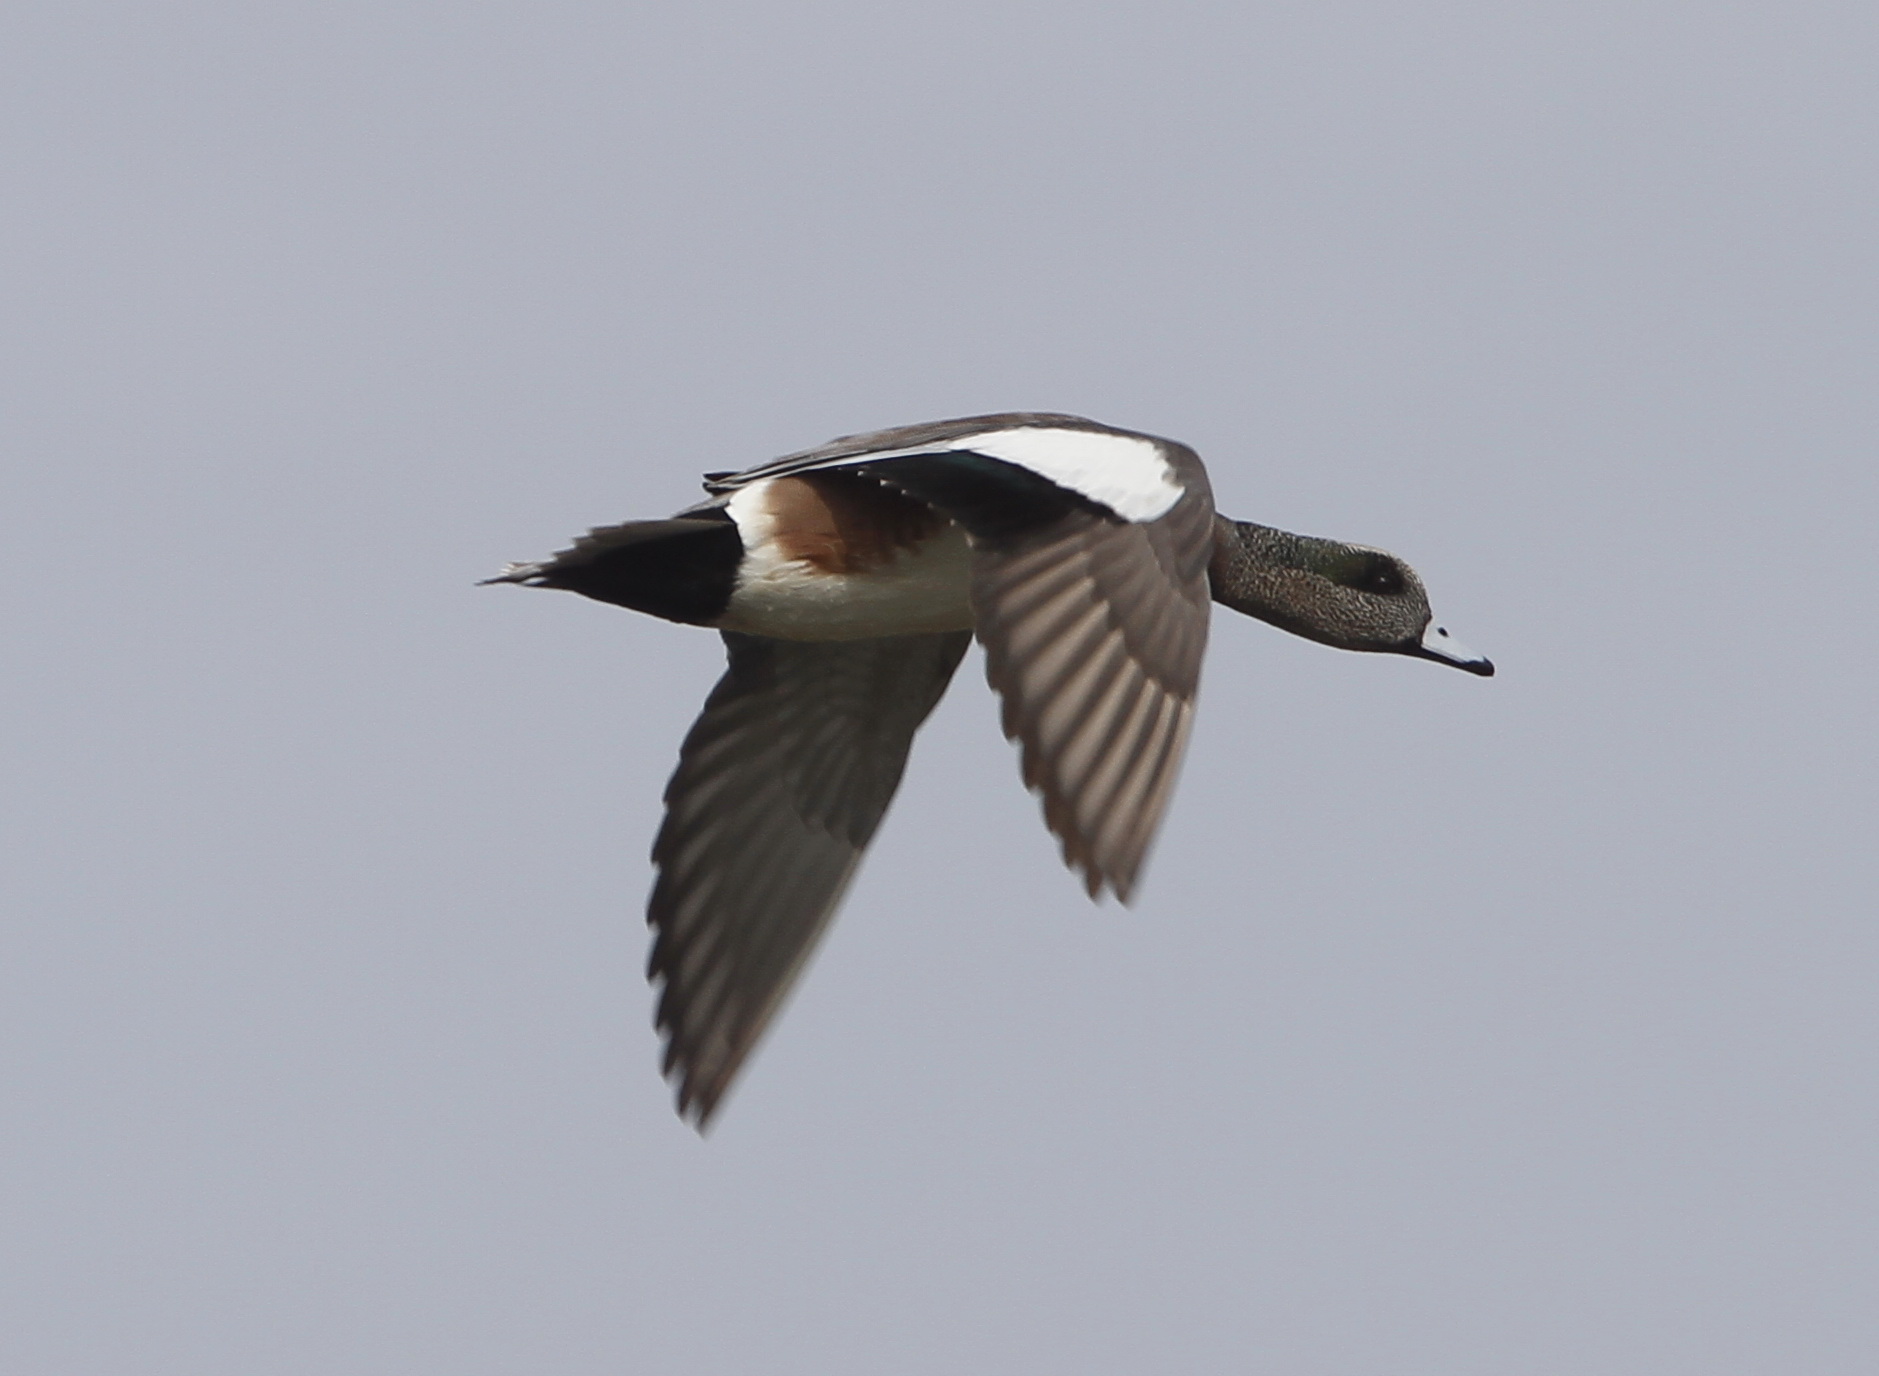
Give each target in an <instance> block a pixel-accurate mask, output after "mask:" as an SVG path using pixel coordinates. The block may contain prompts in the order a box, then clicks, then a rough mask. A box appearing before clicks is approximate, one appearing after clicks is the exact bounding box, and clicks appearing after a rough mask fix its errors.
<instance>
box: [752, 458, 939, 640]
mask: <svg viewBox="0 0 1879 1376" xmlns="http://www.w3.org/2000/svg"><path fill="white" fill-rule="evenodd" d="M928 452H931V451H928ZM785 481H788V480H787V479H786V480H785ZM769 485H770V484H769V482H759V483H752V484H751V485H750V486H749V487H746V488H740V489H739V490H738V491H737V492H736V493H735V494H733V495H732V497H731V500H730V501H729V502H728V503H727V504H726V505H725V511H726V512H727V513H728V514H729V515H730V517H731V519H732V520H733V521H735V522H736V523H737V533H738V535H739V537H741V538H742V540H743V542H744V562H743V565H742V566H741V567H740V568H739V570H738V574H737V586H736V587H735V588H733V589H732V591H731V604H730V606H729V607H727V608H726V609H725V613H724V616H723V618H722V619H721V620H719V622H718V623H717V624H718V626H719V627H720V628H722V629H723V630H727V631H743V632H745V633H746V634H749V635H767V636H773V637H775V638H776V639H778V640H870V639H873V638H874V637H876V636H884V635H921V634H924V633H926V632H930V631H963V630H969V629H970V628H971V626H972V602H971V598H970V595H969V592H968V589H969V587H970V582H971V558H972V552H971V550H970V549H969V548H968V547H967V545H966V537H965V533H964V532H963V531H961V530H960V529H959V528H958V527H957V526H953V525H949V526H947V527H946V528H945V529H944V530H942V531H940V532H939V533H938V534H937V535H935V536H934V537H933V538H932V539H930V540H928V541H927V542H926V543H925V544H923V545H921V546H920V547H919V548H917V549H912V550H908V551H907V552H906V553H904V554H901V555H900V556H899V557H898V558H896V559H895V560H894V561H893V562H892V563H890V564H885V565H883V566H881V567H880V568H875V569H870V570H869V571H868V572H866V573H860V574H845V573H827V572H824V571H823V570H821V569H818V568H816V567H814V566H813V565H811V564H807V563H805V562H803V561H802V560H800V559H786V558H784V557H783V556H782V555H781V554H779V553H778V552H777V548H776V544H775V542H774V541H773V540H772V538H771V537H772V535H773V534H774V532H775V530H776V520H775V517H774V516H772V515H771V513H770V505H769V500H768V498H767V497H766V496H765V495H764V490H765V489H766V488H768V487H769Z"/></svg>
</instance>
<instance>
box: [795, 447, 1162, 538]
mask: <svg viewBox="0 0 1879 1376" xmlns="http://www.w3.org/2000/svg"><path fill="white" fill-rule="evenodd" d="M916 454H983V455H985V457H986V458H988V459H999V460H1002V461H1003V462H1005V463H1009V464H1016V465H1017V466H1018V467H1019V468H1023V469H1028V470H1029V471H1030V472H1032V473H1035V474H1037V476H1038V477H1040V478H1047V479H1049V480H1050V481H1051V482H1053V483H1056V484H1057V486H1059V487H1064V488H1068V489H1069V490H1070V491H1072V492H1077V493H1081V494H1082V495H1083V496H1085V497H1088V498H1089V499H1090V500H1091V501H1093V502H1101V503H1102V504H1103V505H1104V506H1106V507H1108V508H1109V509H1110V510H1111V511H1113V512H1115V513H1116V515H1118V516H1120V517H1121V518H1122V519H1123V520H1125V521H1134V522H1136V523H1137V524H1140V523H1141V522H1143V521H1153V520H1157V519H1159V518H1160V517H1162V516H1165V515H1167V514H1168V512H1169V510H1170V509H1172V508H1173V506H1174V504H1175V503H1176V502H1178V501H1180V500H1181V497H1182V495H1183V494H1184V493H1186V491H1187V489H1186V488H1184V487H1182V486H1181V485H1180V484H1179V483H1178V482H1176V481H1175V480H1174V469H1173V468H1171V467H1170V466H1169V464H1168V460H1167V458H1166V456H1164V455H1163V454H1162V452H1161V446H1160V445H1158V444H1156V443H1155V442H1154V441H1153V440H1151V439H1145V438H1143V437H1142V436H1140V435H1116V434H1111V433H1110V432H1109V431H1107V430H1071V429H1067V428H1065V427H1062V426H1043V425H1017V426H1013V427H1012V428H1011V429H1009V430H981V431H980V432H979V433H978V434H976V435H961V436H960V437H959V438H957V439H951V440H936V441H934V442H933V443H931V444H910V445H908V446H907V447H906V448H905V449H876V450H872V451H870V452H868V453H863V454H844V455H843V456H842V457H841V458H839V459H827V460H824V461H823V464H822V465H817V466H827V467H829V468H847V467H849V466H851V465H855V466H859V465H861V464H867V463H883V462H886V461H887V460H890V459H905V458H911V457H913V456H914V455H916Z"/></svg>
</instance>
